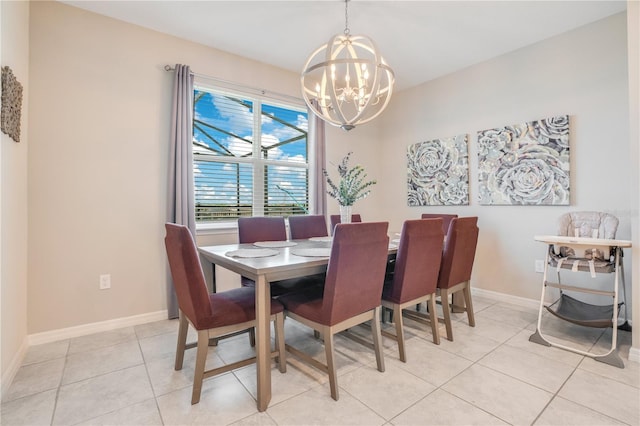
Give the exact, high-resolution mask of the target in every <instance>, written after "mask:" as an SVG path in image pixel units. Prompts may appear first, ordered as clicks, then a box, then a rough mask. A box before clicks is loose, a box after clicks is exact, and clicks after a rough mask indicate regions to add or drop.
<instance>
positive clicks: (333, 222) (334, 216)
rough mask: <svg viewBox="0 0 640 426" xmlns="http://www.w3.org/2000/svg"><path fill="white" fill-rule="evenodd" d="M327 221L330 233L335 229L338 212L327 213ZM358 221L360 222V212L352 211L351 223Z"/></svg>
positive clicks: (338, 216)
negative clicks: (329, 225)
mask: <svg viewBox="0 0 640 426" xmlns="http://www.w3.org/2000/svg"><path fill="white" fill-rule="evenodd" d="M329 222H330V224H331V228H330V229H331V234H333V230H334V229H336V225H337V224H339V223H340V215H339V214H332V215H329ZM358 222H362V217H360V214H358V213H354V214H352V215H351V223H358Z"/></svg>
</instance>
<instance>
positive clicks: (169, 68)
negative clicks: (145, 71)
mask: <svg viewBox="0 0 640 426" xmlns="http://www.w3.org/2000/svg"><path fill="white" fill-rule="evenodd" d="M175 69H176V68H175V67H172V66H171V65H165V66H164V70H165V71H175ZM191 75H193V76H195V77H200V78H204V79H206V80H211V81H215V82H218V83H222V84H225V85H228V86H235V87H238V88H240V89H241V90H245V91H246V90H249V91H253V92H257V93H259V94H261V95H271V96H273V97H276V98H280V99H290V100H294V101H296V102H298V103H302V104H304V101H303V99H302V98H298V97H296V96H291V95H285V94H284V93H278V92H272V91H269V90H265V89H260V88H258V87H251V86H245V85H244V84H240V83H235V82H233V81H229V80H223V79H221V78H217V77H211V76H209V75H205V74H198V73H195V72H193V71H191Z"/></svg>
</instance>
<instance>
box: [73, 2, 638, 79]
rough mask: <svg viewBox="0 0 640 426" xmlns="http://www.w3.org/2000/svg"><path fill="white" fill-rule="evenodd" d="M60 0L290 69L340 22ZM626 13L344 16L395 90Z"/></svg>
mask: <svg viewBox="0 0 640 426" xmlns="http://www.w3.org/2000/svg"><path fill="white" fill-rule="evenodd" d="M62 2H63V3H66V4H69V5H72V6H76V7H79V8H82V9H86V10H89V11H92V12H95V13H99V14H102V15H106V16H109V17H112V18H116V19H119V20H122V21H125V22H130V23H133V24H137V25H140V26H142V27H146V28H150V29H153V30H156V31H160V32H163V33H167V34H171V35H174V36H177V37H180V38H183V39H186V40H191V41H194V42H197V43H201V44H204V45H207V46H211V47H214V48H217V49H220V50H224V51H227V52H232V53H234V54H237V55H240V56H244V57H247V58H251V59H255V60H257V61H260V62H264V63H267V64H271V65H275V66H278V67H281V68H284V69H288V70H291V71H294V72H300V71H302V66H303V65H304V63H305V61H306V59H307V57H308V56H309V55H310V54H311V52H312V51H313V50H315V49H316V48H317V47H319V46H320V45H322V44H324V43H326V42H327V41H328V40H329V38H330V37H331V36H333V35H335V34H338V33H342V32H343V30H344V28H345V5H344V1H342V0H321V1H312V0H297V1H266V0H263V1H242V0H235V1H166V0H164V1H113V0H111V1H86V0H82V1H62ZM624 10H626V1H614V0H605V1H540V0H538V1H365V0H352V1H350V2H349V13H348V17H349V29H350V31H351V34H365V35H368V36H369V37H371V38H372V39H373V40H374V41H375V42H376V44H377V45H378V48H379V50H380V52H381V54H382V56H383V57H384V58H385V60H386V61H387V62H388V63H389V65H391V67H392V68H393V69H394V72H395V75H396V90H403V89H406V88H409V87H412V86H415V85H418V84H421V83H423V82H425V81H428V80H432V79H434V78H437V77H440V76H443V75H446V74H449V73H452V72H455V71H457V70H460V69H463V68H466V67H468V66H470V65H473V64H476V63H479V62H482V61H485V60H487V59H490V58H493V57H496V56H499V55H502V54H505V53H507V52H511V51H514V50H516V49H519V48H521V47H524V46H527V45H530V44H533V43H536V42H538V41H540V40H544V39H546V38H549V37H552V36H555V35H557V34H561V33H564V32H566V31H569V30H571V29H573V28H576V27H579V26H582V25H585V24H588V23H591V22H594V21H597V20H599V19H603V18H605V17H607V16H610V15H613V14H616V13H619V12H622V11H624ZM168 62H171V61H170V58H168ZM196 71H197V70H196Z"/></svg>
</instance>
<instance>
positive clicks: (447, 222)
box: [422, 213, 458, 235]
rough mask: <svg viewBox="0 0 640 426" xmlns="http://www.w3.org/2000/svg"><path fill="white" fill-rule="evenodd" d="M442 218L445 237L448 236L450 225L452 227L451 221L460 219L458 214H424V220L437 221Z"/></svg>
mask: <svg viewBox="0 0 640 426" xmlns="http://www.w3.org/2000/svg"><path fill="white" fill-rule="evenodd" d="M438 217H440V218H442V231H444V235H447V233H448V232H449V225H451V220H452V219H455V218H456V217H458V215H457V214H437V213H422V219H435V218H438Z"/></svg>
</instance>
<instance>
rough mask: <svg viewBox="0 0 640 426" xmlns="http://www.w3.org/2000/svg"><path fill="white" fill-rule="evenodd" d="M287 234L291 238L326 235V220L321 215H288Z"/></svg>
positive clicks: (298, 238)
mask: <svg viewBox="0 0 640 426" xmlns="http://www.w3.org/2000/svg"><path fill="white" fill-rule="evenodd" d="M289 235H290V236H291V239H292V240H302V239H306V238H311V237H326V236H327V235H329V234H328V233H327V221H326V219H325V218H324V216H323V215H320V214H318V215H305V216H289Z"/></svg>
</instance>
